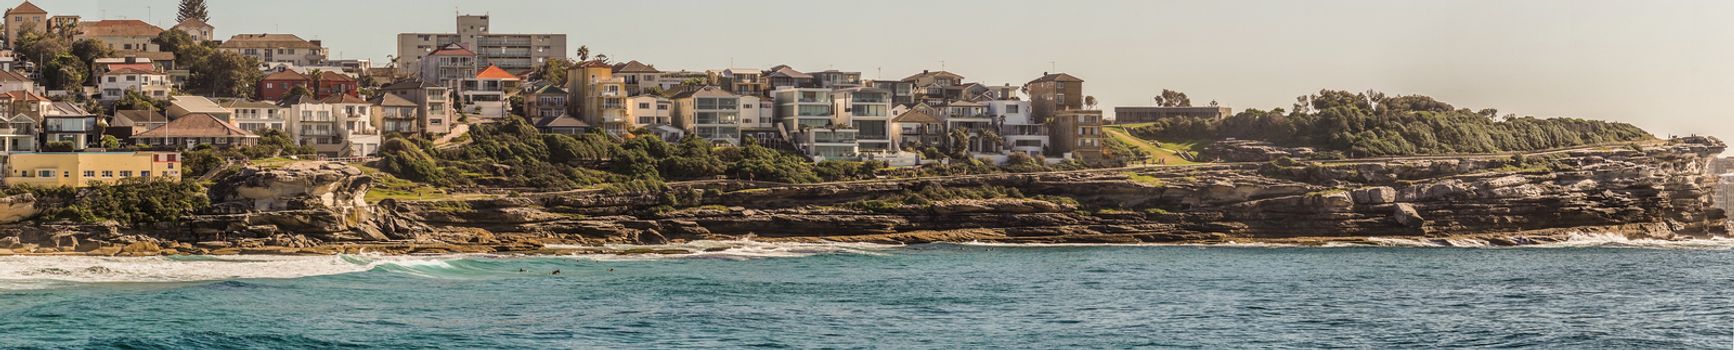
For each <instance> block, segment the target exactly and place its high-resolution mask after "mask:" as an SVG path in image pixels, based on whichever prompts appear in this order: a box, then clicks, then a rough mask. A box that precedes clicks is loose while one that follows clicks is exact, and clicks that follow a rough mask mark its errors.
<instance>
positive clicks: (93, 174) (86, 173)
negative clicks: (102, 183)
mask: <svg viewBox="0 0 1734 350" xmlns="http://www.w3.org/2000/svg"><path fill="white" fill-rule="evenodd" d="M84 177H96V170H85V171H84Z"/></svg>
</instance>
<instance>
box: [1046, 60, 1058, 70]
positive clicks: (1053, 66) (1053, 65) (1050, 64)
mask: <svg viewBox="0 0 1734 350" xmlns="http://www.w3.org/2000/svg"><path fill="white" fill-rule="evenodd" d="M1059 66H1060V65H1059V64H1058V63H1054V61H1048V71H1049V72H1059V71H1060V69H1059V68H1058V67H1059Z"/></svg>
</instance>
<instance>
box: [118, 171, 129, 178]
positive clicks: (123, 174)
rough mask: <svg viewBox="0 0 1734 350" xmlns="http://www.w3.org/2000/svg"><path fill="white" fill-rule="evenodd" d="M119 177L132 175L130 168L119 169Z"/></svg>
mask: <svg viewBox="0 0 1734 350" xmlns="http://www.w3.org/2000/svg"><path fill="white" fill-rule="evenodd" d="M120 177H132V170H121V171H120Z"/></svg>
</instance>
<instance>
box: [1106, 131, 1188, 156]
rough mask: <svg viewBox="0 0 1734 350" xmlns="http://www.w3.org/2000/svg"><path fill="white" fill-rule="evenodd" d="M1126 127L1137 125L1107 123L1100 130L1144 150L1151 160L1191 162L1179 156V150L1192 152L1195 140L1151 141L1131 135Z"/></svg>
mask: <svg viewBox="0 0 1734 350" xmlns="http://www.w3.org/2000/svg"><path fill="white" fill-rule="evenodd" d="M1126 127H1137V124H1126V125H1109V126H1106V127H1103V128H1102V130H1103V131H1107V132H1108V136H1110V137H1113V138H1114V139H1115V140H1118V141H1120V142H1123V143H1125V144H1127V145H1131V146H1132V147H1136V148H1138V149H1139V150H1142V151H1144V153H1145V154H1149V155H1150V161H1151V162H1159V163H1161V164H1167V165H1181V164H1193V162H1192V161H1189V160H1186V158H1181V157H1180V154H1179V152H1192V151H1193V147H1196V146H1197V145H1198V143H1197V142H1173V143H1167V142H1157V143H1151V142H1150V141H1148V140H1145V139H1141V138H1138V137H1136V136H1132V134H1131V133H1129V132H1127V131H1126Z"/></svg>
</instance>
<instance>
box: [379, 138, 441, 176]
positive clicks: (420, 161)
mask: <svg viewBox="0 0 1734 350" xmlns="http://www.w3.org/2000/svg"><path fill="white" fill-rule="evenodd" d="M379 154H380V156H381V157H380V160H379V170H383V171H385V172H388V173H391V174H392V175H395V176H397V177H399V178H403V179H405V180H410V181H416V182H423V183H430V184H435V185H442V186H443V185H449V184H450V182H451V181H450V180H449V179H447V175H446V173H445V169H441V168H440V166H439V163H438V162H437V161H435V160H434V158H433V156H430V155H428V154H427V152H425V151H422V148H421V146H420V145H417V144H416V143H415V142H412V141H410V140H409V139H405V138H394V139H390V140H386V141H385V144H383V145H380V146H379Z"/></svg>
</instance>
